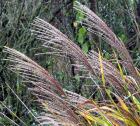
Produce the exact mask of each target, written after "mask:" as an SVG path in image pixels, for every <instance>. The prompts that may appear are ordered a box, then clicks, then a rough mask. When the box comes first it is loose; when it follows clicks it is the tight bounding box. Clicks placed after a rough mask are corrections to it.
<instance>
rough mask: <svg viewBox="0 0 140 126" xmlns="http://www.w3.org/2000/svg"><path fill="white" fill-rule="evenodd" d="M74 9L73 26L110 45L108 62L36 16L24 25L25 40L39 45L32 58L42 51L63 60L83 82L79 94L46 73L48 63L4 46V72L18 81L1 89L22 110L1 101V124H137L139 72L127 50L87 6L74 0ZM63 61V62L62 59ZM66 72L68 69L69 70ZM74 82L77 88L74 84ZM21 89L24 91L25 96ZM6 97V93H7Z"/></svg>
mask: <svg viewBox="0 0 140 126" xmlns="http://www.w3.org/2000/svg"><path fill="white" fill-rule="evenodd" d="M74 9H75V10H76V11H77V13H78V14H79V15H81V18H80V19H77V21H76V22H74V23H75V24H74V25H75V27H77V26H78V25H80V26H82V28H81V29H80V30H79V34H82V35H87V34H90V35H93V34H95V35H97V36H96V37H99V38H100V39H103V41H102V42H106V43H108V45H109V47H110V48H111V52H112V55H113V56H114V59H113V61H112V60H108V58H106V57H105V56H104V55H103V52H102V51H101V49H100V47H97V49H89V48H88V51H89V50H90V51H89V52H88V51H87V50H86V49H87V48H86V46H83V47H82V49H81V48H80V47H79V46H78V45H77V44H76V42H73V41H72V40H71V39H70V38H69V37H68V36H67V35H65V34H63V33H62V32H60V31H59V30H58V29H57V28H56V27H54V26H53V25H51V24H50V23H48V22H47V21H45V20H43V19H41V18H38V17H37V18H35V19H34V20H33V21H32V23H31V27H30V29H29V31H31V33H32V36H30V37H29V38H34V37H35V40H34V41H35V42H40V43H41V44H42V48H40V49H38V48H37V51H36V52H37V54H36V56H38V57H39V56H40V57H43V58H44V55H47V58H48V57H49V58H56V57H57V58H58V59H59V60H61V59H62V60H64V59H65V61H67V62H68V63H69V67H70V68H72V69H74V75H73V76H74V78H75V80H76V81H79V82H80V83H82V82H81V80H82V81H83V82H85V84H83V83H82V85H80V86H81V87H80V86H79V88H80V92H78V91H77V92H74V90H70V88H67V87H66V85H65V84H60V82H59V81H58V80H57V79H56V78H57V77H55V76H53V75H52V74H53V72H52V74H50V71H49V69H48V66H47V69H48V70H47V69H46V68H44V67H42V66H41V65H39V64H38V63H37V62H36V61H34V60H35V58H34V59H31V58H29V57H28V56H26V55H25V54H24V53H21V52H19V51H17V50H16V49H13V48H9V47H8V46H7V45H6V46H4V47H3V48H2V55H3V57H4V58H3V60H2V63H4V64H6V66H7V68H8V71H7V72H6V71H5V72H4V73H6V75H7V76H8V74H11V72H12V73H14V75H13V76H14V77H15V78H17V82H16V85H18V86H16V91H14V90H13V88H11V86H10V85H9V84H8V83H7V82H6V81H5V80H3V81H4V82H5V85H6V86H7V89H8V91H6V92H7V93H9V92H11V94H12V95H13V96H14V97H15V99H17V102H16V103H13V104H14V105H16V106H17V107H19V106H20V107H21V106H22V107H23V108H25V110H24V111H25V112H24V111H23V112H19V111H15V110H13V109H11V108H10V107H11V106H10V107H9V106H7V105H5V102H7V101H6V100H3V101H2V100H1V101H0V102H1V106H0V109H1V110H2V111H1V112H0V115H1V117H0V123H1V124H4V125H17V126H18V125H47V126H50V125H53V126H94V125H95V126H139V125H140V113H139V112H140V99H139V98H140V94H139V90H140V86H139V84H140V73H139V70H138V68H137V67H136V66H135V65H134V63H133V59H132V58H131V56H130V54H129V51H128V50H127V48H126V47H125V44H124V43H123V42H122V41H121V40H120V39H119V38H117V35H115V33H114V32H113V31H112V30H111V29H110V28H109V27H108V26H107V24H106V23H105V22H104V21H103V20H102V19H101V18H99V17H98V16H97V15H96V14H95V13H94V12H93V11H91V10H90V9H89V8H88V7H86V6H84V5H82V4H80V3H79V2H74ZM29 31H28V32H29ZM15 32H16V31H15ZM29 38H28V39H29ZM28 39H27V40H28ZM77 39H78V41H79V43H80V44H82V43H83V42H84V40H85V38H84V37H83V36H82V37H81V36H80V37H79V36H78V38H77ZM29 40H31V39H29ZM32 41H33V40H32ZM43 58H42V59H43ZM56 64H57V63H56ZM54 65H55V64H54ZM63 65H67V63H64V64H63V63H62V66H63ZM60 68H64V67H60ZM5 69H6V68H5ZM65 72H69V73H71V71H65ZM68 75H69V74H68ZM61 76H62V75H61ZM64 78H65V76H64ZM70 78H71V76H70ZM12 79H13V78H12ZM59 79H60V78H59ZM9 80H10V79H9ZM61 80H63V79H62V78H61ZM20 83H24V85H22V84H20ZM65 83H66V82H65ZM68 83H69V82H68ZM70 83H72V81H71V82H70ZM73 85H75V86H76V83H73ZM20 88H22V92H20V91H21V89H20ZM26 88H27V89H28V90H26ZM3 90H4V88H3ZM24 90H26V91H27V93H28V95H27V94H26V95H24V93H25V92H24ZM95 92H96V93H95ZM78 93H79V94H78ZM91 93H92V94H91ZM4 95H5V94H4ZM8 96H9V97H10V95H9V94H8ZM24 96H30V98H31V99H32V101H31V102H30V103H29V102H28V101H27V100H28V98H24ZM89 96H90V97H89ZM9 99H10V98H9ZM25 99H26V100H25ZM8 101H9V102H12V101H11V100H8ZM12 107H13V106H12ZM4 108H6V110H7V111H5V110H4ZM6 112H8V114H7V113H6ZM26 112H28V113H27V117H29V118H30V119H31V121H29V122H28V120H27V122H26V119H25V116H26V115H25V114H26ZM6 121H7V122H6Z"/></svg>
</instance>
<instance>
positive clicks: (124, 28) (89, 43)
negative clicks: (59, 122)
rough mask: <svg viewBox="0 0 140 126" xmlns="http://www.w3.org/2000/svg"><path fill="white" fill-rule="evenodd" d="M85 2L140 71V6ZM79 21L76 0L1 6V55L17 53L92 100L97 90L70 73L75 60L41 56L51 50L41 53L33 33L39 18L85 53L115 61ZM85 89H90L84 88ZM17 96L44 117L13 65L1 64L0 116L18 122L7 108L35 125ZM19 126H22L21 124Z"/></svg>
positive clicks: (118, 0) (4, 1) (122, 0)
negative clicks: (10, 67)
mask: <svg viewBox="0 0 140 126" xmlns="http://www.w3.org/2000/svg"><path fill="white" fill-rule="evenodd" d="M79 2H81V3H83V4H85V5H87V6H88V7H89V8H90V9H91V10H93V11H94V12H95V13H96V14H97V15H98V16H99V17H101V18H102V19H103V20H104V21H105V22H106V23H107V24H108V26H109V27H110V28H111V29H112V30H113V31H114V32H115V34H116V35H117V36H118V37H119V38H120V39H121V40H122V41H123V42H124V43H125V45H126V47H127V49H128V50H129V52H130V54H131V56H132V58H133V61H134V64H135V66H136V67H138V68H140V63H139V62H140V41H139V39H140V32H139V25H140V1H139V0H79ZM79 15H80V14H79V13H77V12H76V11H75V10H73V0H0V51H2V48H3V46H8V47H12V48H15V49H17V50H18V51H20V52H23V53H24V54H26V55H27V56H29V57H31V58H32V59H34V60H35V61H37V62H38V63H39V64H41V65H42V66H43V67H45V68H46V69H47V70H48V71H49V72H50V73H51V74H53V75H54V76H55V78H57V79H58V80H59V82H60V83H61V84H62V85H63V87H64V88H66V89H69V90H72V91H74V92H77V93H79V94H82V95H85V96H86V95H89V96H90V95H91V94H93V92H94V87H91V88H90V89H89V88H87V87H88V86H90V85H89V82H88V81H85V80H84V79H81V80H79V77H78V76H76V70H75V69H74V68H73V67H72V68H71V67H70V64H73V60H72V59H67V58H63V60H62V59H61V60H60V59H59V58H58V57H54V56H53V57H52V56H49V55H47V56H46V55H41V56H40V55H39V56H38V55H35V54H36V53H41V52H45V51H47V50H45V49H43V48H42V47H41V42H38V41H37V40H36V39H35V38H34V37H33V36H32V35H31V32H30V26H31V23H32V21H33V20H34V18H35V17H37V16H38V17H40V18H43V19H44V20H46V21H48V22H49V23H51V24H52V25H54V26H55V27H57V28H58V29H59V30H60V31H62V32H63V33H64V34H66V35H68V37H69V38H70V39H71V40H73V41H74V42H75V43H76V44H78V45H79V46H80V47H81V48H82V50H83V51H84V52H85V53H87V52H88V51H90V50H91V49H95V50H97V47H100V49H101V50H102V52H103V54H104V57H106V58H107V59H112V58H113V56H112V54H111V53H110V52H111V51H112V50H111V49H110V46H108V45H107V44H104V43H103V40H101V39H100V38H99V37H97V36H95V35H93V34H88V33H87V31H86V30H85V29H84V28H83V27H82V26H80V25H77V24H76V21H77V20H79ZM4 57H5V55H4V54H3V53H2V52H0V59H3V58H4ZM64 64H65V65H64ZM83 83H84V85H87V87H86V86H83ZM9 87H11V89H10V88H9ZM13 91H14V92H15V93H16V94H17V95H18V96H19V98H20V99H21V100H22V101H23V103H25V104H26V105H27V106H28V108H29V109H30V110H32V112H33V113H34V114H35V115H36V114H38V112H37V111H36V106H35V104H34V103H33V101H34V97H33V96H31V94H30V93H29V91H28V90H26V87H25V86H24V85H23V84H22V82H21V78H18V77H17V76H16V75H14V74H13V73H11V72H10V71H8V70H7V64H6V63H5V62H4V61H3V60H0V112H2V113H4V114H6V115H7V116H8V117H10V118H11V119H12V120H15V121H17V119H16V118H15V117H14V116H13V115H12V114H11V113H10V112H9V111H8V110H7V108H6V107H5V106H7V107H8V108H9V109H11V110H12V111H13V112H14V113H15V114H16V115H17V116H18V117H20V118H21V119H22V120H23V121H24V122H26V123H27V125H34V123H33V122H34V119H33V117H32V115H31V114H30V113H29V112H28V111H27V109H26V108H25V107H24V106H23V105H22V104H21V102H20V101H19V100H18V99H17V98H16V97H15V95H14V94H13ZM92 97H94V96H92ZM4 105H5V106H4ZM0 116H1V115H0ZM17 123H19V124H20V122H17ZM3 124H4V125H6V126H9V125H10V123H8V121H6V119H3V118H2V117H0V125H3Z"/></svg>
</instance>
